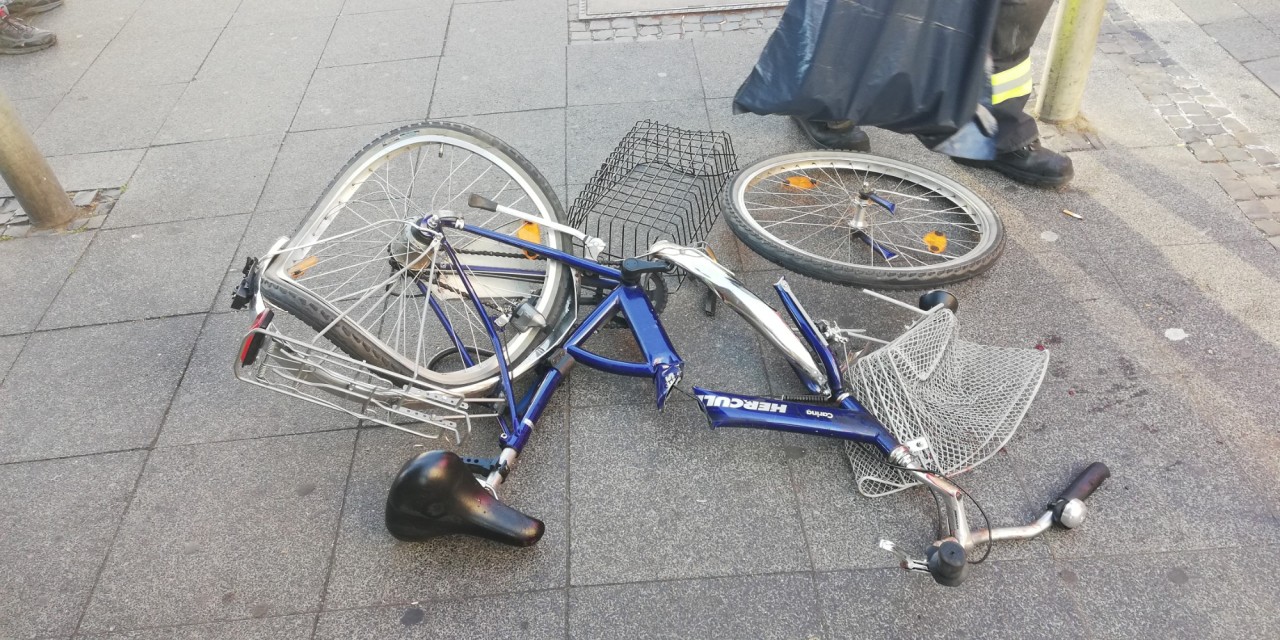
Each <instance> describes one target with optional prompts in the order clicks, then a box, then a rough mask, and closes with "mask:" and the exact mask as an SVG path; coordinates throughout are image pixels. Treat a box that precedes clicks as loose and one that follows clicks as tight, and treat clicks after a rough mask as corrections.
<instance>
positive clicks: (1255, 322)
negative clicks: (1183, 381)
mask: <svg viewBox="0 0 1280 640" xmlns="http://www.w3.org/2000/svg"><path fill="white" fill-rule="evenodd" d="M1163 258H1164V259H1163V260H1158V261H1153V262H1149V263H1146V264H1143V265H1141V266H1138V265H1132V264H1131V265H1130V268H1128V269H1127V273H1126V275H1125V277H1124V278H1122V279H1121V282H1120V287H1121V289H1122V290H1123V291H1124V293H1125V294H1126V296H1127V297H1128V298H1129V300H1130V301H1131V303H1132V304H1133V305H1134V307H1135V308H1136V309H1137V313H1138V316H1139V318H1140V320H1141V322H1142V323H1143V325H1145V326H1146V327H1147V329H1148V330H1149V331H1150V332H1151V334H1152V335H1159V336H1166V339H1168V338H1167V332H1168V331H1169V330H1171V329H1180V330H1181V331H1183V332H1185V333H1186V334H1187V337H1186V338H1184V339H1181V340H1169V343H1170V344H1169V345H1168V347H1169V348H1170V349H1171V350H1172V351H1173V352H1174V353H1175V354H1176V355H1177V357H1179V358H1181V359H1182V360H1183V361H1184V362H1185V368H1192V369H1200V368H1206V369H1215V370H1222V369H1236V368H1239V367H1242V366H1243V367H1249V366H1259V367H1262V368H1263V369H1267V368H1270V367H1273V366H1275V365H1276V364H1277V363H1280V348H1278V347H1277V345H1276V343H1275V340H1274V338H1273V337H1272V336H1273V335H1274V333H1273V331H1274V330H1275V327H1276V326H1277V319H1276V318H1275V314H1274V313H1273V312H1271V311H1269V310H1268V309H1267V308H1266V306H1258V305H1259V304H1260V303H1261V297H1260V296H1258V295H1256V294H1255V293H1254V292H1253V291H1252V290H1251V288H1250V286H1249V285H1250V284H1260V285H1262V286H1264V287H1270V288H1274V286H1275V285H1274V283H1275V280H1274V279H1272V278H1268V277H1267V276H1265V275H1263V274H1261V273H1259V272H1257V271H1256V270H1254V269H1251V268H1249V267H1248V266H1247V265H1245V264H1243V263H1242V262H1241V261H1240V260H1238V259H1236V258H1235V257H1234V256H1233V255H1232V254H1231V252H1230V251H1229V250H1227V249H1225V248H1224V247H1221V246H1219V245H1188V246H1185V247H1170V248H1167V249H1166V250H1165V251H1164V252H1163ZM1215 263H1216V264H1215ZM1115 268H1116V269H1121V268H1123V267H1120V266H1117V267H1115ZM1200 270H1205V271H1203V272H1201V271H1200ZM1262 304H1265V303H1262Z"/></svg>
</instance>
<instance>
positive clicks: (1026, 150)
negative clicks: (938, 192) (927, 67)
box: [956, 0, 1074, 187]
mask: <svg viewBox="0 0 1280 640" xmlns="http://www.w3.org/2000/svg"><path fill="white" fill-rule="evenodd" d="M1052 4H1053V0H1001V3H1000V13H999V15H998V16H997V17H996V28H995V33H994V34H993V35H992V37H991V57H992V61H993V62H994V65H995V66H994V73H993V74H992V76H991V102H992V109H991V112H992V114H993V115H994V116H995V118H996V122H997V124H999V131H998V132H997V134H996V153H997V156H996V159H995V160H986V161H981V160H961V159H959V158H957V159H956V161H957V162H960V163H962V164H965V165H969V166H975V167H985V168H988V169H994V170H996V171H999V172H1000V173H1003V174H1005V175H1006V176H1009V177H1010V178H1013V179H1014V180H1017V181H1019V182H1023V183H1026V184H1030V185H1034V186H1041V187H1057V186H1061V185H1064V184H1066V183H1067V182H1069V181H1070V180H1071V177H1072V175H1074V169H1073V168H1072V166H1071V158H1068V157H1066V156H1064V155H1061V154H1059V153H1056V152H1053V151H1050V150H1048V149H1045V148H1044V147H1041V146H1040V141H1039V138H1040V131H1039V128H1038V127H1037V126H1036V121H1035V118H1032V117H1031V116H1030V115H1028V114H1027V112H1026V111H1025V109H1026V106H1027V100H1028V98H1030V97H1031V86H1032V84H1031V81H1032V76H1031V46H1032V45H1033V44H1035V41H1036V37H1037V36H1038V35H1039V34H1040V29H1041V27H1042V26H1043V25H1044V21H1045V18H1046V17H1048V15H1049V8H1050V7H1051V6H1052Z"/></svg>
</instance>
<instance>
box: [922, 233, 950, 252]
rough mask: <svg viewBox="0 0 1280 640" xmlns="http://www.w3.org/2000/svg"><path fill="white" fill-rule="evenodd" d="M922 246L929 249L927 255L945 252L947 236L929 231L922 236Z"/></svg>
mask: <svg viewBox="0 0 1280 640" xmlns="http://www.w3.org/2000/svg"><path fill="white" fill-rule="evenodd" d="M924 246H926V247H929V253H942V252H943V251H946V250H947V234H945V233H943V232H941V231H930V232H929V233H926V234H924Z"/></svg>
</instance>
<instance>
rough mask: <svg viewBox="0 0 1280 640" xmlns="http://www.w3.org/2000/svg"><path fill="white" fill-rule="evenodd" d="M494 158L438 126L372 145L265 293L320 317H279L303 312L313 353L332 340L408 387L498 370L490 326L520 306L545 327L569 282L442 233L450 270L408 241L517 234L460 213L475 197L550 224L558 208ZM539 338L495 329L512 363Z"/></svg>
mask: <svg viewBox="0 0 1280 640" xmlns="http://www.w3.org/2000/svg"><path fill="white" fill-rule="evenodd" d="M403 131H408V133H400V132H403ZM502 149H503V145H501V143H500V142H498V143H495V142H494V141H492V139H491V138H487V137H485V136H484V135H483V134H479V133H478V132H475V131H474V130H471V129H468V128H466V127H456V126H454V125H436V124H425V125H421V126H420V128H419V129H417V130H411V129H404V130H399V131H398V132H396V133H393V134H389V135H388V136H386V137H384V138H383V139H382V140H381V141H379V142H378V143H375V144H372V145H369V147H368V150H367V152H365V153H364V154H363V155H361V156H357V158H356V159H354V160H353V161H352V163H351V164H350V165H349V166H348V168H347V169H344V174H343V175H342V176H340V177H339V179H338V180H336V181H335V184H334V186H333V187H331V189H330V191H329V192H328V195H326V196H325V197H326V198H327V199H326V200H323V201H322V203H321V204H320V205H319V206H318V207H317V212H316V213H313V214H312V215H311V217H309V218H308V219H307V221H306V222H304V224H303V226H302V227H301V228H300V229H299V231H298V232H297V233H296V234H295V238H294V239H293V240H291V242H290V244H289V245H286V248H285V249H283V250H282V251H281V253H289V256H287V257H285V258H283V262H285V263H288V264H284V265H283V268H281V269H279V270H277V271H276V272H275V274H276V275H275V276H274V277H275V278H276V280H275V282H279V283H283V285H284V286H289V287H294V288H297V289H299V290H302V291H305V292H306V293H307V294H308V295H309V296H310V297H311V299H314V300H318V301H320V302H322V303H323V304H322V305H321V306H320V307H310V306H307V307H297V306H290V307H289V308H287V309H286V310H287V311H290V312H291V313H295V312H298V313H308V312H310V309H319V311H314V312H310V313H318V314H319V317H320V318H321V319H319V320H316V319H313V320H311V321H309V324H311V325H312V326H313V328H316V329H317V330H318V335H317V336H316V338H315V339H319V338H321V337H325V338H328V339H330V340H332V341H334V342H335V343H336V344H338V346H340V347H342V348H343V349H344V350H346V349H347V348H348V346H350V345H352V344H355V345H356V346H358V347H359V350H358V352H357V353H352V355H353V356H355V357H357V358H358V359H364V358H365V357H366V356H365V353H367V352H369V351H380V352H381V353H383V354H385V356H379V359H378V361H379V362H398V363H399V364H397V365H395V366H393V367H392V370H396V369H397V368H401V369H404V370H406V371H408V372H409V373H410V374H411V376H412V377H415V378H422V379H424V380H431V381H434V382H437V383H440V384H446V385H447V384H460V383H462V382H463V381H479V380H483V379H484V377H485V376H493V375H496V371H497V369H496V362H495V361H496V358H494V357H493V356H492V355H485V354H489V353H490V352H491V351H492V350H493V348H494V344H493V343H494V340H493V339H492V338H491V336H490V334H489V330H488V323H489V322H490V321H491V320H492V319H497V318H499V317H500V316H503V315H506V314H509V313H511V312H512V310H514V309H516V308H517V307H518V306H519V305H521V304H524V303H526V302H527V303H529V304H531V305H533V308H534V310H535V312H536V313H538V314H541V315H543V316H545V317H548V318H553V317H554V316H555V315H556V314H557V313H558V312H557V311H555V307H553V305H559V304H560V301H562V300H563V299H564V297H563V296H564V295H565V294H564V292H563V287H565V286H566V285H567V284H568V282H569V280H568V278H567V277H566V269H567V267H566V266H565V265H563V264H561V263H558V262H554V261H551V260H529V259H527V258H526V256H525V255H524V254H523V253H521V252H520V251H519V250H518V249H516V248H514V247H510V246H507V245H503V244H501V243H499V242H496V241H494V240H490V239H486V238H481V237H479V236H476V235H474V234H469V233H467V232H466V231H465V230H453V229H449V228H447V227H446V228H445V229H444V230H443V231H442V233H444V234H446V236H445V237H446V238H447V241H448V242H450V244H451V247H452V250H453V251H454V252H456V255H457V258H456V259H457V261H458V262H459V263H460V264H457V265H455V264H453V263H452V260H451V259H450V258H448V257H447V253H446V251H445V250H443V249H441V247H440V246H439V245H438V244H437V243H438V242H439V240H438V239H435V238H434V235H433V234H434V233H436V232H432V231H425V230H423V229H419V228H418V227H419V226H420V225H421V223H422V221H423V220H426V219H429V218H430V217H431V216H443V215H452V216H457V217H458V218H460V219H462V220H464V222H465V226H466V228H467V229H473V228H474V229H480V228H483V229H488V230H490V231H496V232H499V233H509V234H514V233H515V230H516V229H517V228H518V227H519V226H520V225H523V224H524V221H523V220H521V219H518V218H515V217H514V216H509V215H507V214H503V213H498V212H486V211H480V210H473V209H470V208H469V207H467V206H466V204H465V203H466V199H467V197H468V195H469V194H470V193H473V192H474V193H483V194H484V195H485V196H486V197H489V198H492V199H494V200H495V201H496V202H500V203H506V204H507V206H510V207H513V208H514V207H519V208H520V210H522V211H525V212H526V213H529V214H531V215H533V216H536V217H539V218H545V219H547V220H549V221H552V220H555V221H558V217H559V216H558V211H559V210H558V208H556V205H555V204H554V202H555V200H554V194H553V193H550V192H549V190H548V189H547V188H546V187H545V186H542V185H543V184H544V183H542V182H540V181H538V180H530V178H529V176H530V175H534V174H536V172H534V171H533V170H532V169H530V168H529V167H528V166H527V165H526V164H524V163H523V162H522V161H520V160H519V159H518V158H517V157H515V156H514V155H513V154H509V153H507V152H506V151H503V150H502ZM530 185H533V186H530ZM459 203H461V204H459ZM451 207H458V208H459V211H456V212H452V211H449V209H450V208H451ZM539 236H540V241H541V242H543V243H544V244H547V245H548V246H549V247H551V248H564V245H563V244H562V243H564V242H566V241H567V238H566V237H565V236H563V235H562V234H559V233H556V232H553V231H550V230H549V229H548V228H547V227H546V226H545V225H540V226H539ZM464 278H465V279H466V280H467V281H468V282H469V283H470V286H471V287H472V290H473V291H474V293H475V301H476V302H478V303H479V308H477V305H476V304H475V303H473V298H472V295H471V294H470V293H468V287H466V286H464V283H463V279H464ZM548 292H550V293H548ZM326 309H328V311H326ZM486 316H488V317H486ZM339 324H341V325H342V329H341V330H340V331H339V330H337V329H335V327H337V326H338V325H339ZM540 334H541V331H540V330H539V329H537V328H528V327H525V328H522V329H516V328H515V327H513V326H512V325H511V324H510V323H507V324H506V326H504V327H500V328H498V342H499V344H502V345H504V346H503V350H504V351H505V352H507V355H508V356H510V357H517V356H519V355H521V354H524V353H527V352H528V351H529V350H530V349H531V347H533V346H534V345H535V344H536V340H537V339H539V336H540ZM352 340H357V341H358V342H357V343H353V342H352ZM459 348H461V349H462V350H463V352H464V353H466V354H467V355H466V357H462V356H457V357H455V356H452V355H451V356H449V357H448V358H446V360H449V361H450V363H449V364H448V365H442V366H445V367H446V369H442V370H439V371H437V370H434V369H429V368H428V367H431V366H433V365H432V364H431V362H432V360H433V359H437V360H438V358H436V355H437V354H440V353H443V352H445V350H452V351H457V350H458V349H459ZM468 362H469V363H470V364H468ZM455 364H456V366H455ZM379 366H383V365H379ZM451 381H456V382H451Z"/></svg>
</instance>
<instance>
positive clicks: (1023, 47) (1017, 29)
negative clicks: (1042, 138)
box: [991, 0, 1053, 152]
mask: <svg viewBox="0 0 1280 640" xmlns="http://www.w3.org/2000/svg"><path fill="white" fill-rule="evenodd" d="M1052 5H1053V0H1002V1H1001V2H1000V13H999V14H998V15H997V16H996V29H995V33H993V34H992V35H991V59H992V62H993V63H994V64H995V69H994V73H993V74H992V76H991V103H992V107H993V108H992V112H993V113H994V114H995V116H996V121H997V122H999V124H1000V133H999V134H998V135H997V137H996V150H997V151H998V152H1004V151H1013V150H1014V149H1020V148H1022V147H1024V146H1026V145H1027V143H1029V142H1031V141H1032V140H1035V139H1036V138H1037V137H1039V132H1038V130H1037V128H1036V121H1035V119H1034V118H1032V117H1031V116H1030V115H1027V112H1026V111H1024V109H1025V108H1026V106H1027V99H1028V98H1029V97H1030V96H1031V46H1032V45H1034V44H1035V42H1036V37H1037V36H1039V35H1040V29H1041V27H1042V26H1044V21H1045V18H1046V17H1048V15H1049V8H1050V7H1051V6H1052Z"/></svg>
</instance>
